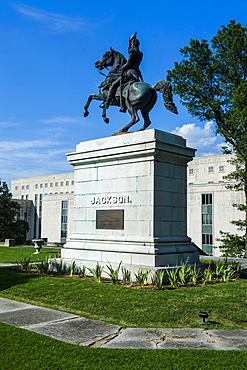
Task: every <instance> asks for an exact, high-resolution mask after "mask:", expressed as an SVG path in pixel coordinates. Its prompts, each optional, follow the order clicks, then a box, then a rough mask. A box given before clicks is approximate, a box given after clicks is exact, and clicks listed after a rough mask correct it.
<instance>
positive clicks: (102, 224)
mask: <svg viewBox="0 0 247 370" xmlns="http://www.w3.org/2000/svg"><path fill="white" fill-rule="evenodd" d="M96 229H111V230H123V229H124V210H123V209H116V210H113V209H109V210H96Z"/></svg>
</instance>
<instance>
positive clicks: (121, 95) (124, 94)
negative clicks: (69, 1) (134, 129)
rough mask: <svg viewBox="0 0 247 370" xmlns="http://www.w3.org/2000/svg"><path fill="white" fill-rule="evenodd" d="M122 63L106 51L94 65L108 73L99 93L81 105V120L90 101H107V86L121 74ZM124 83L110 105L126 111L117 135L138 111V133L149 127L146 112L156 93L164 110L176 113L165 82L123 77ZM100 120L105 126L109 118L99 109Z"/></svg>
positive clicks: (115, 53)
mask: <svg viewBox="0 0 247 370" xmlns="http://www.w3.org/2000/svg"><path fill="white" fill-rule="evenodd" d="M125 63H126V59H125V57H124V56H123V55H122V54H121V53H119V52H118V51H115V50H113V49H112V48H110V51H107V52H106V53H105V54H104V55H103V57H102V59H100V60H98V61H97V62H96V63H95V67H96V68H97V69H98V70H99V71H101V70H102V69H104V68H107V67H111V69H110V71H109V72H108V74H107V75H106V78H105V81H104V82H103V83H102V84H101V85H100V86H99V88H100V89H99V94H92V95H89V97H88V100H87V102H86V104H85V105H84V112H83V113H84V117H87V116H88V114H89V111H88V107H89V105H90V103H91V101H92V100H93V99H96V100H101V101H103V102H104V101H105V100H106V98H107V94H108V90H109V87H110V86H111V84H112V82H114V81H115V80H116V79H117V78H118V77H119V76H121V73H122V66H123V65H124V64H125ZM123 81H124V84H123V85H122V84H120V87H119V88H118V89H117V91H116V94H115V97H114V99H113V100H112V102H111V105H114V106H119V107H120V106H121V108H122V110H121V111H123V110H124V111H125V110H126V109H127V110H128V112H129V114H130V116H131V121H130V122H129V123H128V124H127V125H126V126H124V127H123V128H122V129H121V130H120V131H119V132H127V131H128V130H129V128H130V127H131V126H133V125H134V124H135V123H137V122H138V121H139V120H140V118H139V116H138V113H137V112H138V110H140V111H141V114H142V117H143V119H144V124H143V126H142V127H141V128H140V129H139V130H138V131H143V130H145V129H146V128H147V127H148V126H149V125H150V124H151V121H150V118H149V112H150V111H151V109H152V108H153V107H154V105H155V103H156V100H157V93H156V91H160V92H162V93H163V99H164V105H165V107H166V108H167V109H168V110H170V111H171V112H173V113H176V114H177V113H178V111H177V108H176V106H175V104H174V103H173V99H172V89H171V85H170V83H169V82H167V81H165V80H161V81H159V82H157V83H156V84H155V85H154V86H151V85H149V84H148V83H146V82H141V81H135V82H133V81H125V75H123ZM102 109H103V111H102V117H103V120H104V121H105V122H106V123H109V119H108V118H107V117H106V109H105V108H104V107H103V108H102Z"/></svg>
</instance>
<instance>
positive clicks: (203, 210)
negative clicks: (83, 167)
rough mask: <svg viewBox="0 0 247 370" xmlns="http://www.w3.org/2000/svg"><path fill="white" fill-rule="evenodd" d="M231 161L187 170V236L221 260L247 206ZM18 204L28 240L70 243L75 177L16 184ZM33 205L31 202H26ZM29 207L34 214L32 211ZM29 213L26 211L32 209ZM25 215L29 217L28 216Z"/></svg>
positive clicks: (200, 162) (204, 161) (200, 163)
mask: <svg viewBox="0 0 247 370" xmlns="http://www.w3.org/2000/svg"><path fill="white" fill-rule="evenodd" d="M230 158H231V157H230V156H229V155H213V156H205V157H196V158H194V159H193V161H191V162H189V164H188V177H187V181H188V187H187V193H188V202H187V209H188V233H187V234H188V236H189V237H191V238H192V241H193V242H194V243H195V244H196V245H197V246H198V247H200V248H201V249H203V250H204V251H205V252H206V253H208V254H210V255H213V256H219V255H220V252H219V249H217V248H214V247H217V246H218V245H219V241H217V239H218V238H219V236H220V234H219V231H220V230H222V231H229V232H231V233H237V232H238V231H237V228H236V226H234V225H232V224H231V221H232V220H238V219H243V217H244V215H243V213H242V212H240V211H238V210H237V209H236V208H235V207H233V206H232V205H233V203H244V194H243V193H242V192H236V191H232V190H229V189H227V188H226V187H225V186H226V185H227V184H229V182H227V181H226V180H225V179H224V176H225V175H227V174H228V173H230V172H231V171H233V170H234V166H232V165H231V164H230V163H228V160H229V159H230ZM11 192H12V194H13V199H15V200H21V203H22V204H21V212H22V214H20V217H21V218H23V219H24V216H25V217H27V213H25V212H28V219H27V221H28V222H29V223H30V231H29V235H28V239H30V240H31V239H34V238H39V237H42V238H47V239H48V242H52V243H65V241H66V237H68V236H69V235H71V234H73V208H74V173H73V172H69V173H63V174H57V175H48V176H38V177H29V178H24V179H16V180H12V182H11ZM25 200H28V201H29V202H24V201H25ZM30 201H32V202H33V206H34V210H33V211H32V210H31V205H30ZM26 203H28V207H29V208H28V211H27V209H26V208H25V209H26V211H25V209H24V207H27V204H26ZM23 212H24V213H23Z"/></svg>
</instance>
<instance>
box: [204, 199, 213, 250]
mask: <svg viewBox="0 0 247 370" xmlns="http://www.w3.org/2000/svg"><path fill="white" fill-rule="evenodd" d="M202 250H203V251H204V252H206V253H207V254H209V255H212V254H213V253H212V252H213V196H212V194H211V193H208V194H202Z"/></svg>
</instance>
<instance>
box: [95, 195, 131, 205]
mask: <svg viewBox="0 0 247 370" xmlns="http://www.w3.org/2000/svg"><path fill="white" fill-rule="evenodd" d="M127 203H132V201H131V200H130V197H129V195H119V196H105V197H93V199H92V200H91V204H92V205H99V204H103V205H104V204H127Z"/></svg>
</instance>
